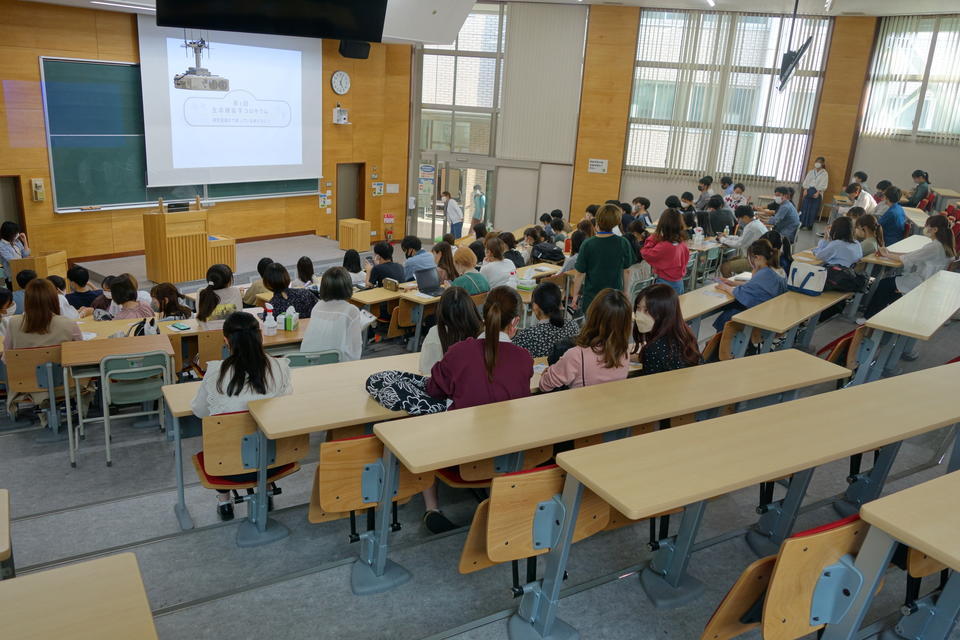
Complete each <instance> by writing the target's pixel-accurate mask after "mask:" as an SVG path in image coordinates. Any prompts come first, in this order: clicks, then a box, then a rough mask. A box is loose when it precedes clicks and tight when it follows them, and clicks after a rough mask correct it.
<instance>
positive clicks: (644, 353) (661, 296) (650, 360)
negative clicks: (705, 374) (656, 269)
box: [633, 284, 700, 376]
mask: <svg viewBox="0 0 960 640" xmlns="http://www.w3.org/2000/svg"><path fill="white" fill-rule="evenodd" d="M633 341H634V348H633V352H634V353H635V354H637V356H636V357H637V361H638V362H640V363H641V364H642V365H643V366H642V368H641V370H640V375H644V376H647V375H650V374H653V373H662V372H664V371H673V370H674V369H683V368H685V367H690V366H693V365H696V364H699V363H700V348H699V346H698V345H697V337H696V336H695V335H693V331H691V330H690V327H689V326H688V325H687V323H686V322H684V321H683V313H682V312H681V310H680V296H678V295H677V292H676V291H674V290H673V288H672V287H669V286H667V285H664V284H653V285H650V286H649V287H647V288H646V289H644V290H643V291H641V292H640V293H638V294H637V298H636V300H634V303H633Z"/></svg>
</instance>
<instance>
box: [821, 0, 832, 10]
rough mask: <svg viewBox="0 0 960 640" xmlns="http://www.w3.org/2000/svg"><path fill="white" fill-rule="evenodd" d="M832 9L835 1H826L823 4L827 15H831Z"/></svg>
mask: <svg viewBox="0 0 960 640" xmlns="http://www.w3.org/2000/svg"><path fill="white" fill-rule="evenodd" d="M831 8H833V0H824V2H823V10H824V11H825V12H826V13H830V9H831Z"/></svg>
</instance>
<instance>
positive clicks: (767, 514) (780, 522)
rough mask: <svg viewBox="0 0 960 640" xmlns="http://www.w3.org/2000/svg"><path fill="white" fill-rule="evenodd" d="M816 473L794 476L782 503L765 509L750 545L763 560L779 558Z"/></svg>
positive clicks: (750, 533) (750, 535)
mask: <svg viewBox="0 0 960 640" xmlns="http://www.w3.org/2000/svg"><path fill="white" fill-rule="evenodd" d="M813 471H814V469H806V470H804V471H798V472H797V473H795V474H793V476H791V478H790V485H789V488H788V489H787V495H786V496H784V498H783V499H782V500H777V501H776V502H772V503H770V504H768V505H763V506H761V508H760V509H761V510H762V511H763V514H762V515H761V516H760V520H759V521H757V524H755V525H753V528H752V529H750V530H749V531H747V545H749V546H750V548H751V549H752V550H753V552H754V553H756V554H757V555H758V556H760V557H761V558H762V557H765V556H770V555H775V554H776V553H777V552H778V551H779V550H780V544H781V543H782V542H783V541H784V540H786V539H787V538H788V537H789V536H790V532H791V531H792V530H793V525H794V523H795V522H796V521H797V514H798V513H799V512H800V505H801V504H802V503H803V497H804V496H805V495H806V493H807V487H808V486H809V485H810V478H812V477H813Z"/></svg>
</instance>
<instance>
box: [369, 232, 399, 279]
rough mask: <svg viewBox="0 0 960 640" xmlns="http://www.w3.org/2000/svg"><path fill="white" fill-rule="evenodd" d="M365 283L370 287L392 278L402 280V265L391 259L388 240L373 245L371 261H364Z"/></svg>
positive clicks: (391, 249) (391, 254) (391, 253)
mask: <svg viewBox="0 0 960 640" xmlns="http://www.w3.org/2000/svg"><path fill="white" fill-rule="evenodd" d="M365 268H366V270H367V284H368V285H370V286H371V287H382V286H383V281H384V280H385V279H387V278H392V279H393V280H396V281H397V282H403V281H404V280H405V279H406V278H404V275H403V265H402V264H397V263H396V262H394V261H393V247H391V246H390V243H389V242H383V241H382V240H381V241H380V242H378V243H377V244H375V245H373V262H370V261H369V260H368V261H367V262H366V267H365Z"/></svg>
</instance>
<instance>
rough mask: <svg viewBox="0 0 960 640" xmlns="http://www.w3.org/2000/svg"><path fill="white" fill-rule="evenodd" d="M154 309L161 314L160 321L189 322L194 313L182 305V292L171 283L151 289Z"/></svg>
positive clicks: (157, 285) (162, 283) (163, 283)
mask: <svg viewBox="0 0 960 640" xmlns="http://www.w3.org/2000/svg"><path fill="white" fill-rule="evenodd" d="M150 298H151V300H152V302H151V304H152V306H153V309H154V310H155V311H156V312H157V313H159V314H160V321H161V322H163V321H164V320H189V319H190V318H191V317H193V312H192V311H190V309H189V307H186V306H184V305H183V304H181V303H180V298H181V295H180V292H179V291H177V288H176V287H175V286H174V285H173V284H171V283H169V282H161V283H160V284H155V285H153V288H152V289H150Z"/></svg>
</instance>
